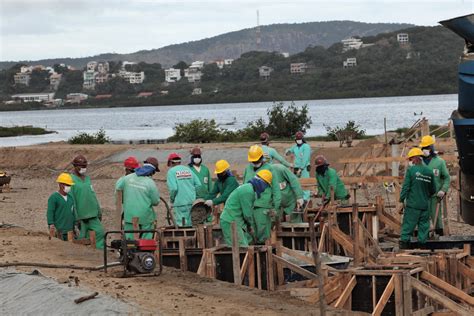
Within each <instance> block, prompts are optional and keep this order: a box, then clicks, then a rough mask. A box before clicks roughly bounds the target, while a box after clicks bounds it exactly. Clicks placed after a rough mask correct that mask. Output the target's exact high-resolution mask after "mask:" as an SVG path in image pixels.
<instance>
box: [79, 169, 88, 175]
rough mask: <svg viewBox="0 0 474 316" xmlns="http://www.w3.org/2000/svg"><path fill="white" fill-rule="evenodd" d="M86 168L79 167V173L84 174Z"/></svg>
mask: <svg viewBox="0 0 474 316" xmlns="http://www.w3.org/2000/svg"><path fill="white" fill-rule="evenodd" d="M86 172H87V168H81V169H79V174H86Z"/></svg>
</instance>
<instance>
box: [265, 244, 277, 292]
mask: <svg viewBox="0 0 474 316" xmlns="http://www.w3.org/2000/svg"><path fill="white" fill-rule="evenodd" d="M267 276H268V277H267V290H269V291H275V271H274V269H273V247H272V246H268V247H267Z"/></svg>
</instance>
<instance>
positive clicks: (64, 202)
mask: <svg viewBox="0 0 474 316" xmlns="http://www.w3.org/2000/svg"><path fill="white" fill-rule="evenodd" d="M46 217H47V220H48V226H49V225H54V227H56V230H57V231H58V232H59V233H60V234H61V238H62V240H67V233H68V232H70V231H74V223H75V222H76V214H75V210H74V199H73V197H72V196H71V195H70V194H67V195H66V196H64V195H62V194H61V193H59V192H54V193H53V194H51V196H50V197H49V199H48V211H47V212H46Z"/></svg>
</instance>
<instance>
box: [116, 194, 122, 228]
mask: <svg viewBox="0 0 474 316" xmlns="http://www.w3.org/2000/svg"><path fill="white" fill-rule="evenodd" d="M122 205H123V191H122V190H117V191H116V195H115V216H114V218H115V221H114V222H115V223H116V224H115V225H117V227H118V228H119V229H120V230H122V229H123V224H122V211H123V209H122Z"/></svg>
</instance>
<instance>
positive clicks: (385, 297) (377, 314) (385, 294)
mask: <svg viewBox="0 0 474 316" xmlns="http://www.w3.org/2000/svg"><path fill="white" fill-rule="evenodd" d="M394 288H395V275H393V276H392V277H391V278H390V281H389V282H388V284H387V286H386V287H385V290H384V291H383V293H382V296H381V297H380V299H379V302H378V303H377V305H376V306H375V309H374V311H373V313H372V315H373V316H380V315H382V311H383V309H384V308H385V305H386V304H387V302H388V300H389V298H390V296H391V295H392V293H393V290H394Z"/></svg>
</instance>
